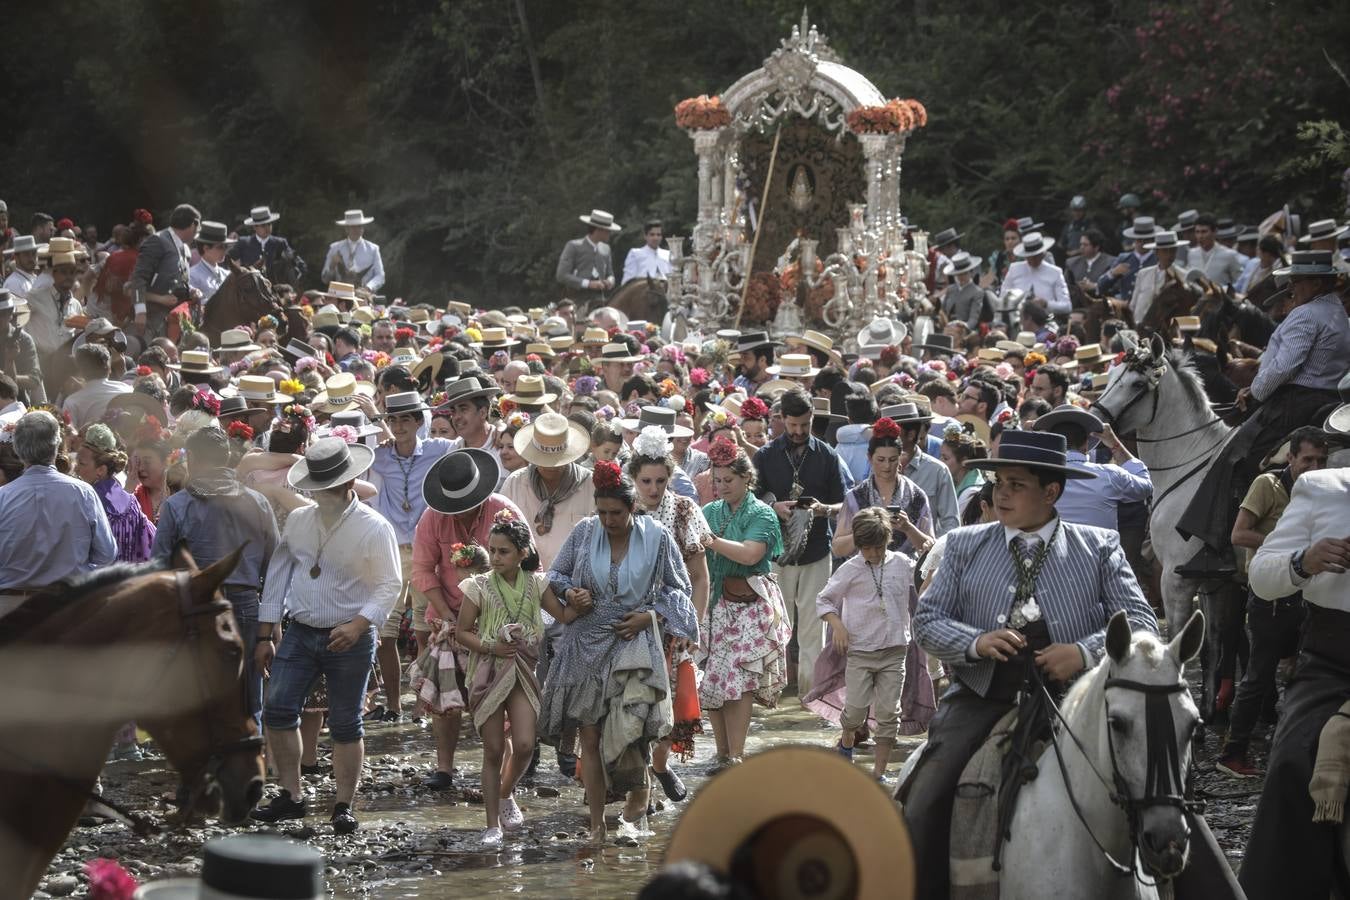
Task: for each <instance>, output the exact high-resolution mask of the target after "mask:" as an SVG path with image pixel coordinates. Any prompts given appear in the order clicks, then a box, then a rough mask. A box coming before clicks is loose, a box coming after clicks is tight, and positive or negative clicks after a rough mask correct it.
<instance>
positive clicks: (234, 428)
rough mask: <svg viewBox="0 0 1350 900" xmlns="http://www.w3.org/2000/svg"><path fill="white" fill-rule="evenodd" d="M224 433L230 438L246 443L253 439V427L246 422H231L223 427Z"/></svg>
mask: <svg viewBox="0 0 1350 900" xmlns="http://www.w3.org/2000/svg"><path fill="white" fill-rule="evenodd" d="M225 433H226V434H228V435H229V436H230V437H232V438H239V440H241V441H244V442H245V443H247V442H248V441H251V440H253V428H252V427H251V426H250V425H249V424H248V423H247V422H231V423H230V427H229V428H226V429H225Z"/></svg>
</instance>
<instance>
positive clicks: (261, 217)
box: [244, 206, 281, 228]
mask: <svg viewBox="0 0 1350 900" xmlns="http://www.w3.org/2000/svg"><path fill="white" fill-rule="evenodd" d="M280 218H281V215H280V214H279V213H274V212H272V209H271V207H267V206H255V207H253V208H252V209H250V210H249V211H248V218H247V219H245V220H244V225H245V226H246V227H248V228H253V227H255V226H258V225H271V224H272V223H273V222H275V221H277V220H278V219H280Z"/></svg>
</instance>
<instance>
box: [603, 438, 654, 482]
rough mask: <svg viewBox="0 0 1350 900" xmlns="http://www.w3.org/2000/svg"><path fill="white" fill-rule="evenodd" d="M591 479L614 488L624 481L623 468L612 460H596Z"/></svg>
mask: <svg viewBox="0 0 1350 900" xmlns="http://www.w3.org/2000/svg"><path fill="white" fill-rule="evenodd" d="M663 433H664V432H663ZM591 481H592V482H593V483H594V484H595V486H596V487H598V488H600V489H602V490H613V489H614V488H617V487H618V486H619V485H621V484H622V483H623V470H622V469H620V468H619V464H618V463H616V462H614V461H612V460H608V459H598V460H596V461H595V474H594V475H592V476H591Z"/></svg>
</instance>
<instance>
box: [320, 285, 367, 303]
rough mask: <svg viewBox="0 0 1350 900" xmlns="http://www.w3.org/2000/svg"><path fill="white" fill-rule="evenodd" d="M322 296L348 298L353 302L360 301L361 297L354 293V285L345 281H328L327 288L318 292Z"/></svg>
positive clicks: (335, 298) (338, 298) (339, 298)
mask: <svg viewBox="0 0 1350 900" xmlns="http://www.w3.org/2000/svg"><path fill="white" fill-rule="evenodd" d="M319 293H320V294H321V295H322V296H324V297H332V298H333V299H334V300H350V301H352V302H353V303H360V302H361V298H360V297H358V296H357V294H356V285H354V284H348V283H347V282H345V281H330V282H328V290H326V291H320V292H319Z"/></svg>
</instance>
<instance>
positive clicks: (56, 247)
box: [38, 237, 89, 266]
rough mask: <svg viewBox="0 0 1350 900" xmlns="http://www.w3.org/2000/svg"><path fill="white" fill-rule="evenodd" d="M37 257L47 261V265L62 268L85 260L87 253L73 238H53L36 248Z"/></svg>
mask: <svg viewBox="0 0 1350 900" xmlns="http://www.w3.org/2000/svg"><path fill="white" fill-rule="evenodd" d="M38 256H39V257H41V258H42V259H45V260H47V264H48V265H51V266H63V265H71V264H73V263H76V262H79V261H80V260H82V259H87V258H88V256H89V253H88V251H86V250H85V249H84V245H83V244H81V243H80V242H78V241H76V240H75V239H74V238H68V237H54V238H52V239H51V242H50V243H47V244H43V245H42V246H40V247H38Z"/></svg>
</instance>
